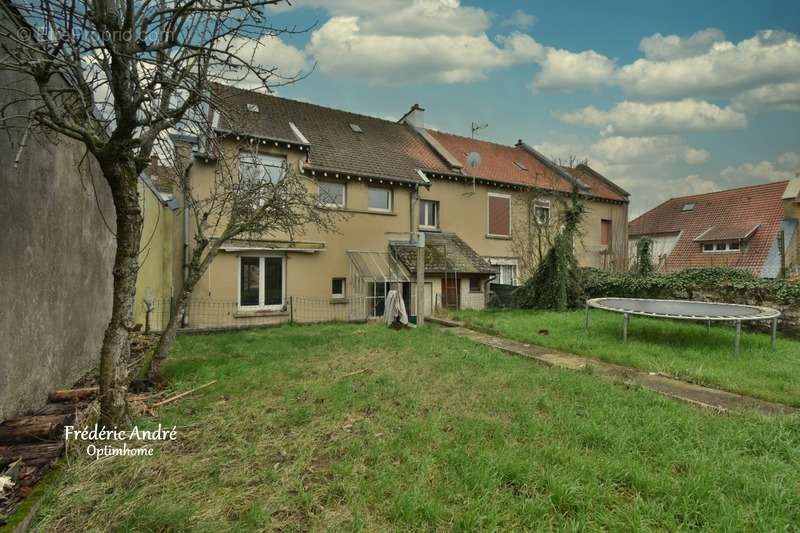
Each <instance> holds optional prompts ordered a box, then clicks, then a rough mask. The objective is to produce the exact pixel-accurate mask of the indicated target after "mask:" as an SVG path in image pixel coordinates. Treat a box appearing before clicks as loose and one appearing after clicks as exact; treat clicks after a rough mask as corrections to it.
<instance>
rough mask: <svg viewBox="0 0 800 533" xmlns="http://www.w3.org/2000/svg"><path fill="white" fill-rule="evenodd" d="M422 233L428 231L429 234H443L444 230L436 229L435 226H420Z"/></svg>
mask: <svg viewBox="0 0 800 533" xmlns="http://www.w3.org/2000/svg"><path fill="white" fill-rule="evenodd" d="M419 230H420V231H427V232H429V233H441V232H442V230H441V229H440V228H435V227H433V226H420V227H419Z"/></svg>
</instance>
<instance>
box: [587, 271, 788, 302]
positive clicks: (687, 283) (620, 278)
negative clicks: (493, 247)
mask: <svg viewBox="0 0 800 533" xmlns="http://www.w3.org/2000/svg"><path fill="white" fill-rule="evenodd" d="M583 290H584V292H585V294H586V297H588V298H595V297H603V296H619V297H627V298H675V299H691V298H693V297H694V296H696V295H698V294H700V293H703V292H710V291H713V292H714V293H715V294H719V295H721V296H722V297H724V298H725V299H726V300H727V301H732V302H738V301H751V302H775V303H778V304H783V305H792V304H800V283H797V282H790V281H786V280H767V279H762V278H758V277H756V276H755V275H754V274H752V273H751V272H750V271H749V270H742V269H737V268H728V267H710V268H690V269H687V270H683V271H680V272H671V273H664V274H661V273H657V274H650V275H647V276H643V275H639V274H638V273H636V272H609V271H604V270H596V269H586V270H585V271H584V275H583Z"/></svg>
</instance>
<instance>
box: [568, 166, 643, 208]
mask: <svg viewBox="0 0 800 533" xmlns="http://www.w3.org/2000/svg"><path fill="white" fill-rule="evenodd" d="M565 168H566V170H567V172H569V173H570V174H572V175H573V176H575V177H576V178H578V179H579V180H581V181H582V182H583V183H585V184H586V185H588V186H589V190H590V193H589V194H590V195H591V196H594V197H596V198H604V199H606V200H617V201H620V202H627V201H628V196H630V195H629V194H628V192H627V191H626V190H625V189H623V188H622V187H620V186H618V185H617V184H615V183H613V182H612V181H611V180H610V179H608V178H606V177H605V176H603V175H602V174H600V173H599V172H597V171H596V170H595V169H593V168H592V167H590V166H589V165H587V164H585V163H581V164H580V165H578V166H577V167H575V168H569V167H565Z"/></svg>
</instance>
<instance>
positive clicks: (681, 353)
mask: <svg viewBox="0 0 800 533" xmlns="http://www.w3.org/2000/svg"><path fill="white" fill-rule="evenodd" d="M453 317H454V318H456V319H458V320H463V321H465V322H467V323H469V324H471V325H473V326H477V327H478V328H479V329H483V330H486V331H491V332H494V333H497V334H499V335H502V336H504V337H508V338H510V339H514V340H518V341H522V342H527V343H531V344H539V345H542V346H547V347H549V348H556V349H559V350H563V351H567V352H571V353H575V354H578V355H586V356H590V357H596V358H597V359H602V360H603V361H608V362H610V363H617V364H620V365H626V366H631V367H636V368H641V369H644V370H649V371H652V372H663V373H664V374H668V375H670V376H675V377H677V378H680V379H684V380H686V381H692V382H695V383H700V384H702V385H708V386H711V387H717V388H722V389H726V390H729V391H733V392H739V393H742V394H747V395H750V396H755V397H758V398H762V399H765V400H771V401H775V402H781V403H786V404H789V405H795V406H800V342H798V341H796V340H792V339H789V338H785V337H781V336H778V342H777V346H776V349H775V350H774V351H773V350H772V348H771V346H770V336H769V333H768V332H758V331H754V332H746V331H743V333H742V345H741V353H740V355H739V356H738V357H737V356H736V355H734V350H733V341H734V335H735V333H734V329H733V328H732V327H730V326H726V325H713V326H712V327H711V330H708V329H707V328H706V325H705V324H698V323H695V322H679V321H670V320H659V319H653V318H645V317H638V316H631V321H630V326H629V328H628V342H627V344H623V343H622V315H621V314H617V313H610V312H607V311H601V310H597V309H593V310H592V311H591V315H590V317H591V318H590V327H589V334H588V335H587V334H586V333H585V331H584V320H585V317H586V314H585V312H584V311H573V312H567V313H556V312H549V311H530V310H511V311H461V312H458V313H454V314H453ZM542 330H546V331H547V334H542V333H540V332H541V331H542Z"/></svg>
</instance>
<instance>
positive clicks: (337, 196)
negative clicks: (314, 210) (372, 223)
mask: <svg viewBox="0 0 800 533" xmlns="http://www.w3.org/2000/svg"><path fill="white" fill-rule="evenodd" d="M319 203H320V204H322V205H324V206H326V207H344V206H345V205H346V203H347V187H346V186H345V184H344V183H342V182H339V181H320V182H319Z"/></svg>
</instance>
